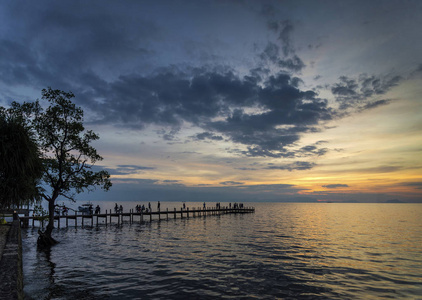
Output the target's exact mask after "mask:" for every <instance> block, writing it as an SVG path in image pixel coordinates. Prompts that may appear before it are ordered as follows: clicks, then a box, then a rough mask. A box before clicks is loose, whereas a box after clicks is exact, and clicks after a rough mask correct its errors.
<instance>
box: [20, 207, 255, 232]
mask: <svg viewBox="0 0 422 300" xmlns="http://www.w3.org/2000/svg"><path fill="white" fill-rule="evenodd" d="M254 212H255V208H254V207H242V208H233V207H219V208H217V207H205V208H201V207H198V208H193V209H190V208H189V207H187V208H186V209H183V208H180V210H178V209H176V208H174V209H173V210H169V209H168V208H167V209H165V210H157V211H148V212H145V211H144V212H136V211H135V210H134V209H131V210H130V211H129V212H117V213H116V212H113V211H112V210H111V209H110V210H106V212H105V213H103V214H101V213H100V214H89V213H81V212H77V211H75V212H74V213H73V214H71V213H69V214H67V215H55V216H54V220H56V222H55V225H57V227H58V228H60V226H66V227H68V226H69V220H74V221H73V223H74V226H75V227H77V226H78V225H79V224H80V225H81V226H82V227H83V226H86V225H88V226H94V225H96V226H98V225H108V224H112V223H117V224H118V225H120V224H122V223H123V222H129V223H134V222H139V223H142V222H144V221H146V220H149V221H150V222H151V221H153V220H169V219H176V218H182V219H183V218H192V217H206V216H215V215H224V214H245V213H254ZM19 220H20V223H21V226H22V227H29V226H30V223H31V225H32V227H36V226H35V225H36V223H35V221H37V225H38V226H39V227H44V223H46V222H47V221H48V217H47V218H46V217H45V216H44V217H40V216H21V217H19ZM62 222H63V223H62Z"/></svg>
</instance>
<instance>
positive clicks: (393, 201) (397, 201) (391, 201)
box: [385, 199, 405, 203]
mask: <svg viewBox="0 0 422 300" xmlns="http://www.w3.org/2000/svg"><path fill="white" fill-rule="evenodd" d="M385 203H405V202H403V201H401V200H399V199H391V200H387V201H385Z"/></svg>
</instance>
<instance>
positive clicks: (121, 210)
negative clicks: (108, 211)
mask: <svg viewBox="0 0 422 300" xmlns="http://www.w3.org/2000/svg"><path fill="white" fill-rule="evenodd" d="M122 212H123V206H122V205H120V213H122Z"/></svg>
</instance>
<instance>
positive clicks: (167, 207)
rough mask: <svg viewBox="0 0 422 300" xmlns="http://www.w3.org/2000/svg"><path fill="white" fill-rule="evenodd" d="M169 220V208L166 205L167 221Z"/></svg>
mask: <svg viewBox="0 0 422 300" xmlns="http://www.w3.org/2000/svg"><path fill="white" fill-rule="evenodd" d="M168 220H169V208H168V207H167V221H168Z"/></svg>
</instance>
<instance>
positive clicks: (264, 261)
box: [22, 202, 422, 299]
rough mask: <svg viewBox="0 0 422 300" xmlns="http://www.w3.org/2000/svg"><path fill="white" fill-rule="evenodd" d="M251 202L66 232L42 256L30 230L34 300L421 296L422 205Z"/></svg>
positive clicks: (28, 288) (27, 245)
mask: <svg viewBox="0 0 422 300" xmlns="http://www.w3.org/2000/svg"><path fill="white" fill-rule="evenodd" d="M94 204H95V205H96V204H97V202H95V203H94ZM113 205H114V203H108V202H104V203H101V206H102V207H103V209H105V208H112V207H113ZM135 205H136V203H124V208H125V210H126V208H127V209H129V208H133V207H134V206H135ZM222 205H223V204H222ZM248 205H249V204H248ZM251 205H253V206H255V207H256V212H255V213H254V214H242V215H241V214H238V215H221V216H207V217H197V218H189V219H186V218H184V219H176V220H174V219H172V218H170V219H169V220H168V221H167V220H161V221H158V220H157V221H152V222H149V221H146V222H144V223H142V224H139V222H136V223H133V224H129V223H124V224H123V225H120V226H118V225H117V224H112V225H110V224H109V225H108V226H107V227H106V226H99V227H94V228H90V227H84V228H80V227H79V228H74V227H73V228H72V227H68V228H61V229H59V230H56V231H55V232H54V236H55V237H56V239H58V240H60V243H59V244H58V245H57V246H55V247H53V248H52V250H51V251H50V252H38V251H36V249H35V247H34V245H35V244H36V238H37V228H35V229H32V228H30V229H24V230H23V232H22V236H23V260H24V265H23V269H24V276H25V277H24V284H25V293H26V295H27V296H28V298H30V297H32V298H33V299H218V298H222V299H277V298H279V299H381V298H393V299H417V298H419V299H421V298H422V205H421V204H334V203H315V204H304V203H289V204H286V203H259V204H251ZM187 206H189V207H193V206H196V207H198V206H201V203H196V204H192V203H187ZM166 207H170V208H171V209H172V208H173V207H177V208H180V207H181V204H179V203H172V202H169V203H162V208H164V209H165V208H166Z"/></svg>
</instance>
